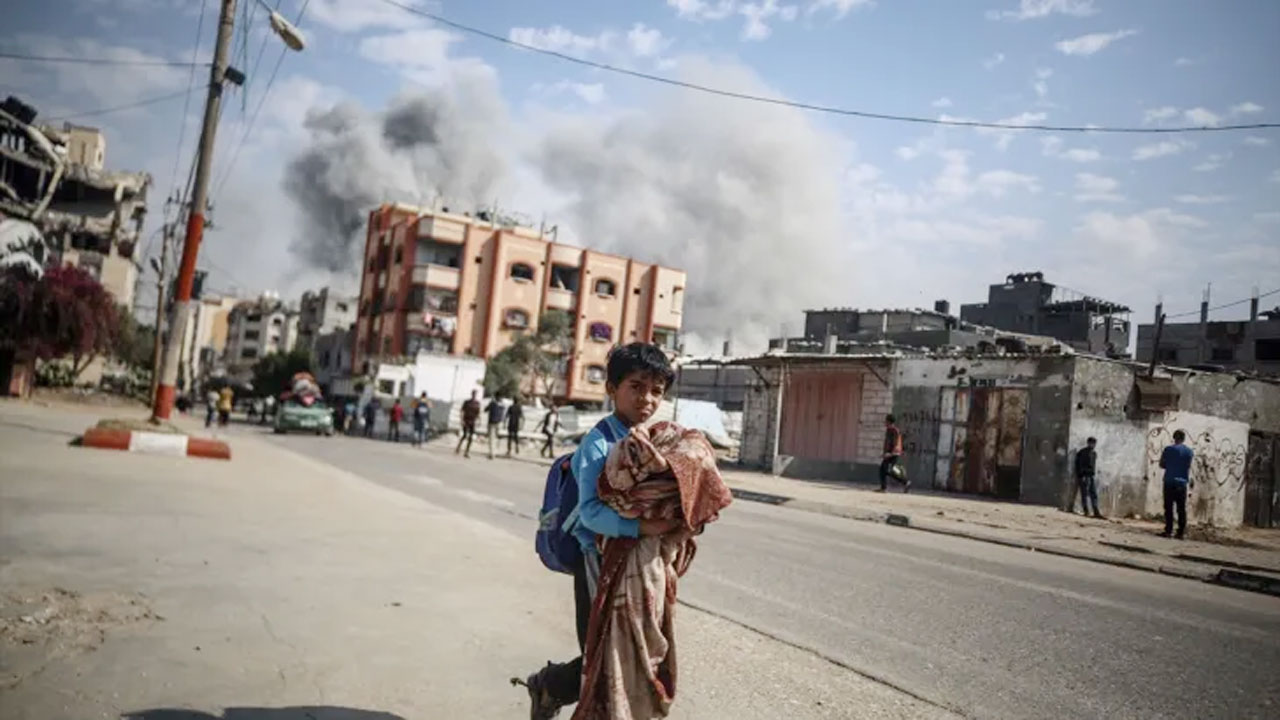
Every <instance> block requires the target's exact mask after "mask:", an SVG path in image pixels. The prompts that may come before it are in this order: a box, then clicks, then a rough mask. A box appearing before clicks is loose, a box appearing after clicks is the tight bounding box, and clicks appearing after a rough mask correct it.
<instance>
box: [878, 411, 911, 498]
mask: <svg viewBox="0 0 1280 720" xmlns="http://www.w3.org/2000/svg"><path fill="white" fill-rule="evenodd" d="M901 458H902V431H901V430H899V429H898V421H897V418H895V417H894V416H893V415H885V416H884V457H883V459H882V460H881V461H880V492H885V491H886V490H888V489H889V476H890V475H893V469H894V467H896V466H897V464H898V460H899V459H901ZM894 477H895V479H898V478H899V476H896V475H895V476H894ZM898 481H899V482H901V483H902V492H904V493H906V492H911V481H910V480H902V479H899V480H898Z"/></svg>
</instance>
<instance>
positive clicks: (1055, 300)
mask: <svg viewBox="0 0 1280 720" xmlns="http://www.w3.org/2000/svg"><path fill="white" fill-rule="evenodd" d="M1129 313H1130V310H1129V308H1128V307H1126V306H1124V305H1121V304H1120V303H1116V302H1111V301H1109V300H1103V299H1101V298H1096V297H1092V296H1089V295H1086V294H1084V293H1081V292H1077V291H1075V290H1071V289H1069V288H1066V287H1062V286H1060V285H1055V284H1053V283H1051V282H1048V281H1046V280H1045V279H1044V273H1042V272H1025V273H1011V274H1010V275H1008V276H1007V277H1006V278H1005V281H1004V282H1003V283H997V284H995V285H991V286H989V287H988V288H987V301H986V302H985V303H971V304H965V305H961V306H960V319H961V320H962V321H964V322H967V323H972V324H974V325H981V326H985V327H992V328H996V329H998V330H1004V331H1007V332H1014V333H1022V334H1026V335H1045V336H1048V337H1052V338H1055V339H1057V340H1060V341H1062V342H1064V343H1067V344H1068V345H1070V346H1071V347H1072V348H1073V349H1075V350H1077V351H1079V352H1085V353H1092V354H1094V355H1107V356H1109V357H1123V356H1125V355H1126V353H1127V351H1128V347H1129V334H1130V324H1129Z"/></svg>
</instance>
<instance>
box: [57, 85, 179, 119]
mask: <svg viewBox="0 0 1280 720" xmlns="http://www.w3.org/2000/svg"><path fill="white" fill-rule="evenodd" d="M186 94H187V91H186V90H179V91H178V92H175V93H168V94H166V95H158V96H156V97H151V98H144V99H142V100H138V101H137V102H131V103H129V104H127V105H116V106H113V107H105V108H98V109H97V110H83V111H79V112H73V113H69V114H67V115H59V116H56V117H51V118H46V120H45V122H55V121H58V120H71V119H74V118H82V117H90V116H93V115H106V114H107V113H113V112H120V111H122V110H132V109H133V108H139V107H145V106H147V105H155V104H156V103H160V102H164V101H165V100H173V99H175V98H179V97H182V96H183V95H186Z"/></svg>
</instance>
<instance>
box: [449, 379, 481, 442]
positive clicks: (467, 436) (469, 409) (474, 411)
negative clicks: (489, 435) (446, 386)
mask: <svg viewBox="0 0 1280 720" xmlns="http://www.w3.org/2000/svg"><path fill="white" fill-rule="evenodd" d="M477 394H478V393H477V392H476V391H475V390H472V391H471V399H470V400H468V401H466V402H464V403H462V435H460V436H459V437H458V447H457V448H455V449H454V451H453V454H454V455H457V454H458V453H460V452H462V444H463V443H466V444H467V452H466V453H464V454H463V457H468V458H469V457H471V441H472V440H475V439H476V421H477V420H479V419H480V400H479V399H478V398H477Z"/></svg>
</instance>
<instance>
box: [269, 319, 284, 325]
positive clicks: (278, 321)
mask: <svg viewBox="0 0 1280 720" xmlns="http://www.w3.org/2000/svg"><path fill="white" fill-rule="evenodd" d="M271 324H272V325H275V326H276V327H280V326H281V325H283V324H284V319H283V318H272V320H271Z"/></svg>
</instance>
